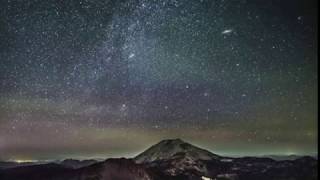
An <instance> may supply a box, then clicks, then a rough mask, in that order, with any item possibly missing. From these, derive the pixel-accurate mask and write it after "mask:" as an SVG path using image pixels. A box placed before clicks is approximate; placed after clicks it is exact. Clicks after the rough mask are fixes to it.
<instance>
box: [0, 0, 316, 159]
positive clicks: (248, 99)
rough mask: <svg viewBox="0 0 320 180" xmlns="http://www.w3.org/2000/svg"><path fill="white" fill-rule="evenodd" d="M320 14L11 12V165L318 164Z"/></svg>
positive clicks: (7, 100) (309, 3) (104, 4)
mask: <svg viewBox="0 0 320 180" xmlns="http://www.w3.org/2000/svg"><path fill="white" fill-rule="evenodd" d="M317 13H318V9H317V1H316V0H305V1H303V0H268V1H265V0H237V1H236V0H192V1H190V0H137V1H130V0H118V1H114V0H69V1H63V0H46V1H43V0H7V1H2V2H1V6H0V159H5V160H8V159H9V160H17V159H28V160H45V159H63V158H108V157H120V156H125V157H132V156H134V155H136V154H137V153H139V152H141V151H143V150H144V149H146V148H147V147H148V146H150V145H152V144H154V143H157V142H158V141H159V140H162V139H165V138H181V139H184V140H186V141H188V142H191V143H193V144H195V145H198V146H200V147H203V148H206V149H208V150H210V151H212V152H214V153H217V154H221V155H233V156H241V155H266V154H278V155H287V154H314V153H316V152H317V138H318V137H317V134H318V129H317V124H318V120H317V119H318V117H317V108H318V101H317V99H318V93H317V89H318V88H317V87H318V75H317V72H318V69H317V64H318V62H317V43H318V42H317V37H318V35H317V30H318V29H317Z"/></svg>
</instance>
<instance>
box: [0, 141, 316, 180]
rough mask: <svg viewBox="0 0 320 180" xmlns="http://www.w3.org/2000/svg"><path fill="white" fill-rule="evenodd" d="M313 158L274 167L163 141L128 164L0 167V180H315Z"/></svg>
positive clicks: (124, 161)
mask: <svg viewBox="0 0 320 180" xmlns="http://www.w3.org/2000/svg"><path fill="white" fill-rule="evenodd" d="M317 167H318V161H317V159H315V158H312V157H301V158H298V159H295V160H281V161H276V160H274V159H271V158H256V157H243V158H229V157H222V156H219V155H216V154H213V153H211V152H209V151H207V150H204V149H201V148H198V147H196V146H193V145H191V144H189V143H186V142H184V141H182V140H180V139H173V140H163V141H161V142H160V143H158V144H156V145H154V146H152V147H150V148H149V149H147V150H146V151H145V152H143V153H141V154H140V155H138V156H137V157H135V158H133V159H125V158H120V159H107V160H105V161H102V162H98V161H94V160H87V161H77V160H65V161H62V162H56V163H49V164H32V163H30V164H26V165H24V166H21V165H18V164H17V165H15V164H13V163H4V162H3V163H0V179H1V180H210V179H217V180H218V179H219V180H220V179H221V180H225V179H229V180H242V179H243V180H257V179H258V180H316V179H318V173H317Z"/></svg>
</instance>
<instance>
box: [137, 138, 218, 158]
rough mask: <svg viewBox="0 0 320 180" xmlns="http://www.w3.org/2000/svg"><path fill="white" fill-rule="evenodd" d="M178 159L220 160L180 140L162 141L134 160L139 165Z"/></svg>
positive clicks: (214, 155) (216, 156)
mask: <svg viewBox="0 0 320 180" xmlns="http://www.w3.org/2000/svg"><path fill="white" fill-rule="evenodd" d="M178 157H180V158H188V159H193V160H212V159H217V158H219V156H218V155H216V154H213V153H211V152H209V151H207V150H204V149H201V148H199V147H196V146H194V145H191V144H189V143H187V142H185V141H183V140H181V139H179V138H178V139H165V140H162V141H160V142H159V143H157V144H155V145H153V146H151V147H150V148H149V149H147V150H146V151H144V152H143V153H141V154H139V155H138V156H136V157H135V158H134V160H135V161H136V162H137V163H146V162H153V161H157V160H169V159H174V158H178Z"/></svg>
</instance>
